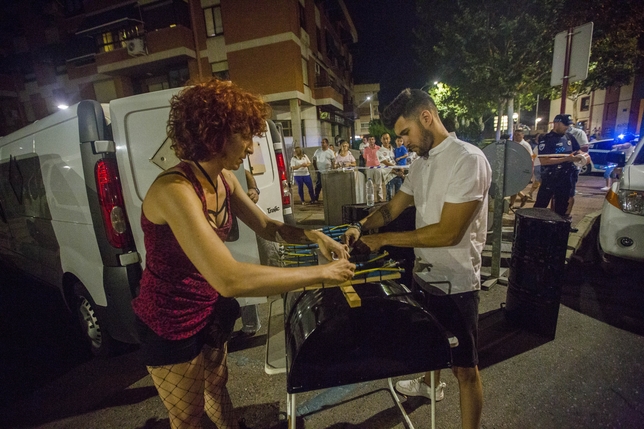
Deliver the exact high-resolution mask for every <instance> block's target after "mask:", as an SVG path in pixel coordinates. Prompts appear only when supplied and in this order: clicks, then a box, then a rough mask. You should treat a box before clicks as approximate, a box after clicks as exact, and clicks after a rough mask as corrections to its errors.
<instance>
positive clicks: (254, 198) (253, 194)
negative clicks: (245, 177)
mask: <svg viewBox="0 0 644 429" xmlns="http://www.w3.org/2000/svg"><path fill="white" fill-rule="evenodd" d="M247 194H248V198H250V200H251V201H252V202H254V203H255V204H257V201H259V194H258V193H257V191H256V190H255V189H249V190H248V193H247Z"/></svg>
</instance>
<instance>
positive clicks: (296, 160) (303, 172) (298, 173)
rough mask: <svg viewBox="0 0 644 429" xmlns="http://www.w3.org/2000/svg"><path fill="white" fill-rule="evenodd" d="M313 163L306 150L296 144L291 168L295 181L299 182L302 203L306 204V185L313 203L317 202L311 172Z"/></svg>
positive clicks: (298, 192)
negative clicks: (310, 168)
mask: <svg viewBox="0 0 644 429" xmlns="http://www.w3.org/2000/svg"><path fill="white" fill-rule="evenodd" d="M310 165H311V160H310V159H309V157H308V156H306V154H305V153H304V152H302V148H301V147H300V146H295V154H294V155H293V157H292V158H291V170H292V171H293V178H294V179H295V183H297V194H298V195H299V196H300V202H301V203H302V205H305V204H306V201H305V200H304V186H305V185H306V188H307V189H308V190H309V198H310V199H311V204H315V203H316V202H317V200H316V197H315V191H314V190H313V181H312V180H311V173H310V172H309V166H310Z"/></svg>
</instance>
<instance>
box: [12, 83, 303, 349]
mask: <svg viewBox="0 0 644 429" xmlns="http://www.w3.org/2000/svg"><path fill="white" fill-rule="evenodd" d="M179 90H180V88H178V89H171V90H166V91H157V92H152V93H148V94H141V95H136V96H133V97H127V98H121V99H116V100H113V101H111V102H110V103H109V104H100V103H98V102H96V101H91V100H88V101H81V102H80V103H79V104H77V105H75V106H72V107H70V108H69V109H67V110H64V111H59V112H57V113H54V114H53V115H51V116H48V117H46V118H44V119H41V120H39V121H37V122H35V123H33V124H31V125H28V126H27V127H25V128H23V129H21V130H18V131H16V132H15V133H12V134H9V135H7V136H5V137H3V138H1V139H0V258H2V259H3V260H5V261H8V262H10V263H12V264H13V265H15V266H17V267H18V268H19V269H21V270H22V271H24V272H25V273H27V274H29V275H31V276H33V277H35V278H37V279H39V280H41V281H43V282H45V283H47V284H49V285H51V286H53V287H56V288H57V289H59V290H60V292H61V294H62V296H63V298H64V299H65V302H66V303H67V305H68V307H69V308H70V309H71V310H72V311H74V312H75V313H76V315H77V317H78V321H79V326H80V327H81V329H82V330H83V333H84V335H85V337H86V338H87V342H88V344H89V346H90V348H91V350H92V352H93V353H94V354H96V355H103V354H107V353H108V352H109V350H110V343H111V340H112V339H115V340H118V341H120V342H124V343H136V342H138V338H137V335H136V330H135V325H134V313H133V311H132V307H131V305H130V301H131V300H132V299H133V298H134V297H135V296H136V294H137V293H138V285H139V279H140V276H141V272H142V269H143V266H144V265H145V247H144V244H143V231H142V230H141V222H140V219H141V203H142V201H143V197H144V196H145V194H146V192H147V190H148V188H149V187H150V185H151V184H152V182H153V181H154V179H155V178H156V177H157V175H158V174H159V173H161V172H162V171H163V170H165V169H166V168H168V167H170V166H172V165H174V164H176V163H177V162H178V160H177V158H176V157H175V155H174V152H173V151H172V150H171V148H170V146H171V141H169V139H168V137H167V133H166V123H167V120H168V114H169V111H170V103H169V100H170V98H171V97H172V95H174V94H175V93H176V92H178V91H179ZM267 129H268V131H267V132H266V133H265V134H264V135H263V136H261V137H254V138H253V141H254V142H255V144H256V147H255V153H254V154H253V155H252V157H251V158H250V159H246V160H244V167H245V168H246V169H247V170H249V171H251V172H252V174H253V176H254V177H255V180H256V182H257V187H258V188H259V189H260V190H261V198H260V200H259V202H258V206H259V207H260V208H261V209H262V210H263V211H264V212H266V213H267V214H268V216H270V217H271V218H273V219H277V220H280V221H289V220H290V221H291V222H293V219H292V217H293V214H292V207H291V201H290V199H291V195H290V193H289V189H288V176H287V169H286V165H288V164H287V162H286V161H287V160H285V159H284V154H283V153H282V149H283V144H282V141H283V139H282V137H281V135H280V134H279V132H278V129H277V127H276V126H275V125H274V124H273V123H272V122H271V121H269V122H268V124H267ZM249 162H250V165H249ZM235 174H236V175H237V178H238V179H239V182H240V183H241V184H242V186H245V185H246V180H245V174H244V169H242V168H240V169H239V170H238V171H236V172H235ZM238 227H239V228H238V230H237V231H236V234H234V235H235V236H236V237H234V238H233V237H229V241H228V242H227V243H226V245H227V246H228V248H229V250H230V251H231V253H232V254H233V256H234V257H235V259H237V260H239V261H244V262H252V263H259V262H260V260H261V252H262V249H261V248H259V247H258V243H257V238H256V235H255V233H254V232H253V231H252V230H251V229H250V228H248V227H247V226H246V225H244V224H243V223H241V222H240V223H239V225H238ZM29 316H31V317H34V316H33V315H25V317H29Z"/></svg>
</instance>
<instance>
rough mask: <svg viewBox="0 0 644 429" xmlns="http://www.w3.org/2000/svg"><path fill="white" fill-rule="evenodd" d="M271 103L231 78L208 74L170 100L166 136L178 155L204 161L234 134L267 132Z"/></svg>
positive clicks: (246, 134)
mask: <svg viewBox="0 0 644 429" xmlns="http://www.w3.org/2000/svg"><path fill="white" fill-rule="evenodd" d="M269 114H270V106H269V105H268V104H267V103H266V102H264V101H263V100H261V99H260V98H259V97H258V96H256V95H254V94H251V93H250V92H246V91H244V90H242V89H241V88H239V87H238V86H237V85H235V84H234V83H232V82H230V81H222V80H219V79H217V78H214V77H212V78H208V79H206V80H203V81H200V82H197V83H195V84H194V85H193V86H188V87H186V88H184V89H183V90H181V92H179V93H178V94H177V95H175V96H173V97H172V99H171V100H170V118H169V119H168V126H167V131H168V136H169V137H170V138H171V139H172V141H173V144H172V148H173V149H174V152H175V154H176V155H177V157H178V158H179V159H185V160H190V161H207V160H209V159H212V158H213V157H214V156H216V155H217V154H219V153H221V152H222V151H223V150H224V147H225V146H226V143H227V142H228V141H229V140H230V138H231V136H232V135H233V134H242V135H243V136H244V137H248V138H250V137H252V136H256V135H260V134H262V133H264V132H266V119H267V118H268V117H269Z"/></svg>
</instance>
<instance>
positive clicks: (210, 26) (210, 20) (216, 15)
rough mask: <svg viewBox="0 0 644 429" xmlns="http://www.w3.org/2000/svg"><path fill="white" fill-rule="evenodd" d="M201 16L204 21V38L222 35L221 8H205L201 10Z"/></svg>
mask: <svg viewBox="0 0 644 429" xmlns="http://www.w3.org/2000/svg"><path fill="white" fill-rule="evenodd" d="M203 15H204V18H205V20H206V36H208V37H215V36H220V35H222V34H224V23H223V21H222V20H221V6H212V7H207V8H205V9H204V10H203Z"/></svg>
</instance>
